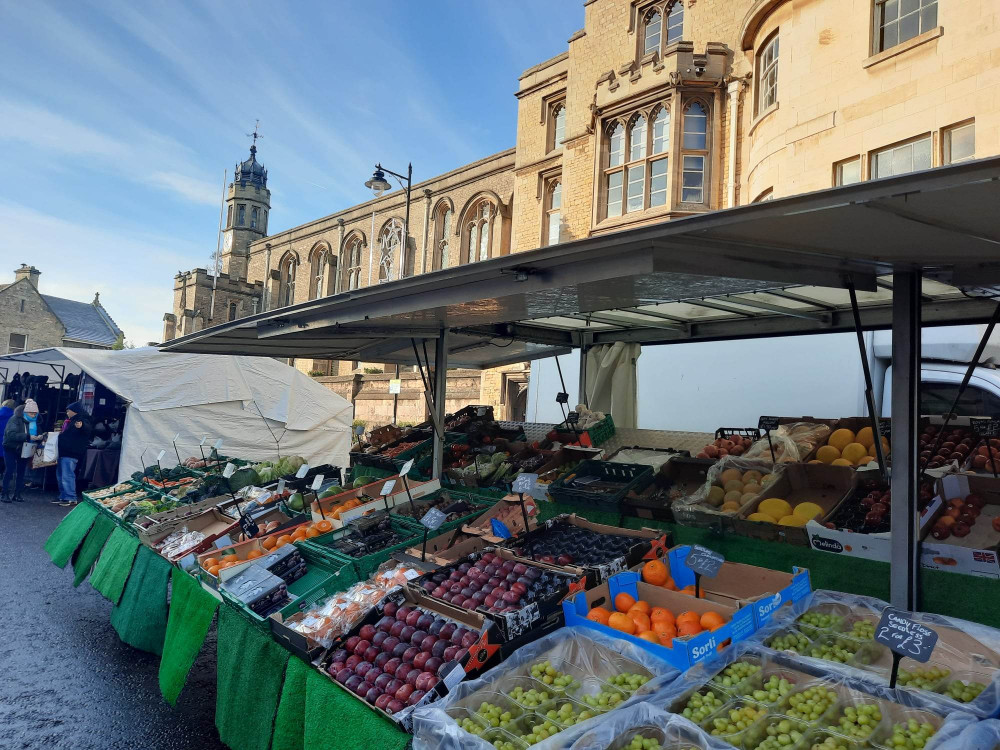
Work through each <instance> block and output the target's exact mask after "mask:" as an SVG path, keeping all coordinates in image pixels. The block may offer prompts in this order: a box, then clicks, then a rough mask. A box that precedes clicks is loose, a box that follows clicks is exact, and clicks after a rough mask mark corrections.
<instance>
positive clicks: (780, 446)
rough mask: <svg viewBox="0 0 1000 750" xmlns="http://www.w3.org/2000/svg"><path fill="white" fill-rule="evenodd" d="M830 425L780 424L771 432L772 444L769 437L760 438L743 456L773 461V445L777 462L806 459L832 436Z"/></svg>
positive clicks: (812, 423)
mask: <svg viewBox="0 0 1000 750" xmlns="http://www.w3.org/2000/svg"><path fill="white" fill-rule="evenodd" d="M830 432H831V430H830V427H829V426H828V425H825V424H819V423H817V422H790V423H788V424H783V425H779V426H778V429H776V430H773V431H772V432H771V444H770V445H769V444H768V442H767V439H766V438H765V439H762V440H758V441H757V442H756V443H754V444H753V445H751V446H750V448H749V449H747V452H746V453H744V454H743V458H746V459H750V460H754V461H764V462H766V463H771V446H774V457H775V459H777V463H782V464H788V463H796V462H798V461H803V460H805V458H806V456H808V455H809V454H810V453H812V452H813V451H814V450H815V449H816V448H818V447H819V446H820V445H823V444H824V443H825V442H826V440H827V438H828V437H830Z"/></svg>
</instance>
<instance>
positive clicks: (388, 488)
mask: <svg viewBox="0 0 1000 750" xmlns="http://www.w3.org/2000/svg"><path fill="white" fill-rule="evenodd" d="M395 486H396V480H395V479H390V480H389V481H388V482H386V483H385V484H383V485H382V489H381V490H379V493H378V494H379V495H380V496H381V497H385V496H386V495H391V494H392V489H393V487H395Z"/></svg>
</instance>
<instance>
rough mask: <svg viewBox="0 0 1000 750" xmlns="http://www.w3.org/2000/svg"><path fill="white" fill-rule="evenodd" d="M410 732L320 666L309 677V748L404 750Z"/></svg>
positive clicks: (307, 721)
mask: <svg viewBox="0 0 1000 750" xmlns="http://www.w3.org/2000/svg"><path fill="white" fill-rule="evenodd" d="M410 739H411V738H410V735H409V734H407V733H406V732H404V731H403V730H402V729H400V728H399V727H397V726H396V725H395V724H393V723H392V722H391V721H389V720H388V719H386V718H383V717H382V716H381V714H378V713H376V712H375V711H373V710H372V709H371V708H369V707H368V705H367V704H366V703H365V702H364V701H362V700H360V699H358V698H355V697H354V696H352V695H348V694H347V692H346V691H345V690H343V689H342V688H340V687H339V686H338V685H335V684H334V683H333V681H332V680H330V679H329V678H328V677H326V676H325V675H322V674H320V673H319V671H318V670H316V669H310V670H309V675H308V677H306V719H305V747H307V748H336V749H337V750H375V748H378V750H403V748H405V747H406V746H407V744H408V743H409V741H410Z"/></svg>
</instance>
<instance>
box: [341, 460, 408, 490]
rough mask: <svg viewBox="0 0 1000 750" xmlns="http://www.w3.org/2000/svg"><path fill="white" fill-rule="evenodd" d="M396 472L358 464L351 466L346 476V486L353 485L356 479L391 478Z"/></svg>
mask: <svg viewBox="0 0 1000 750" xmlns="http://www.w3.org/2000/svg"><path fill="white" fill-rule="evenodd" d="M398 473H399V472H397V471H392V470H390V469H380V468H379V467H377V466H368V465H366V464H358V465H356V466H352V467H351V469H350V472H349V473H348V476H347V483H348V485H351V484H353V482H354V480H355V479H357V478H358V477H371V478H372V480H373V481H374V480H376V479H384V478H386V477H392V476H395V475H396V474H398ZM344 489H350V487H349V486H348V487H345V488H344Z"/></svg>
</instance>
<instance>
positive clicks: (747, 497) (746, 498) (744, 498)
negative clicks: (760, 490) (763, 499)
mask: <svg viewBox="0 0 1000 750" xmlns="http://www.w3.org/2000/svg"><path fill="white" fill-rule="evenodd" d="M755 497H757V493H756V492H744V493H743V494H742V495H740V502H741V503H744V504H746V503H749V502H750V501H751V500H753V499H754V498H755Z"/></svg>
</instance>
